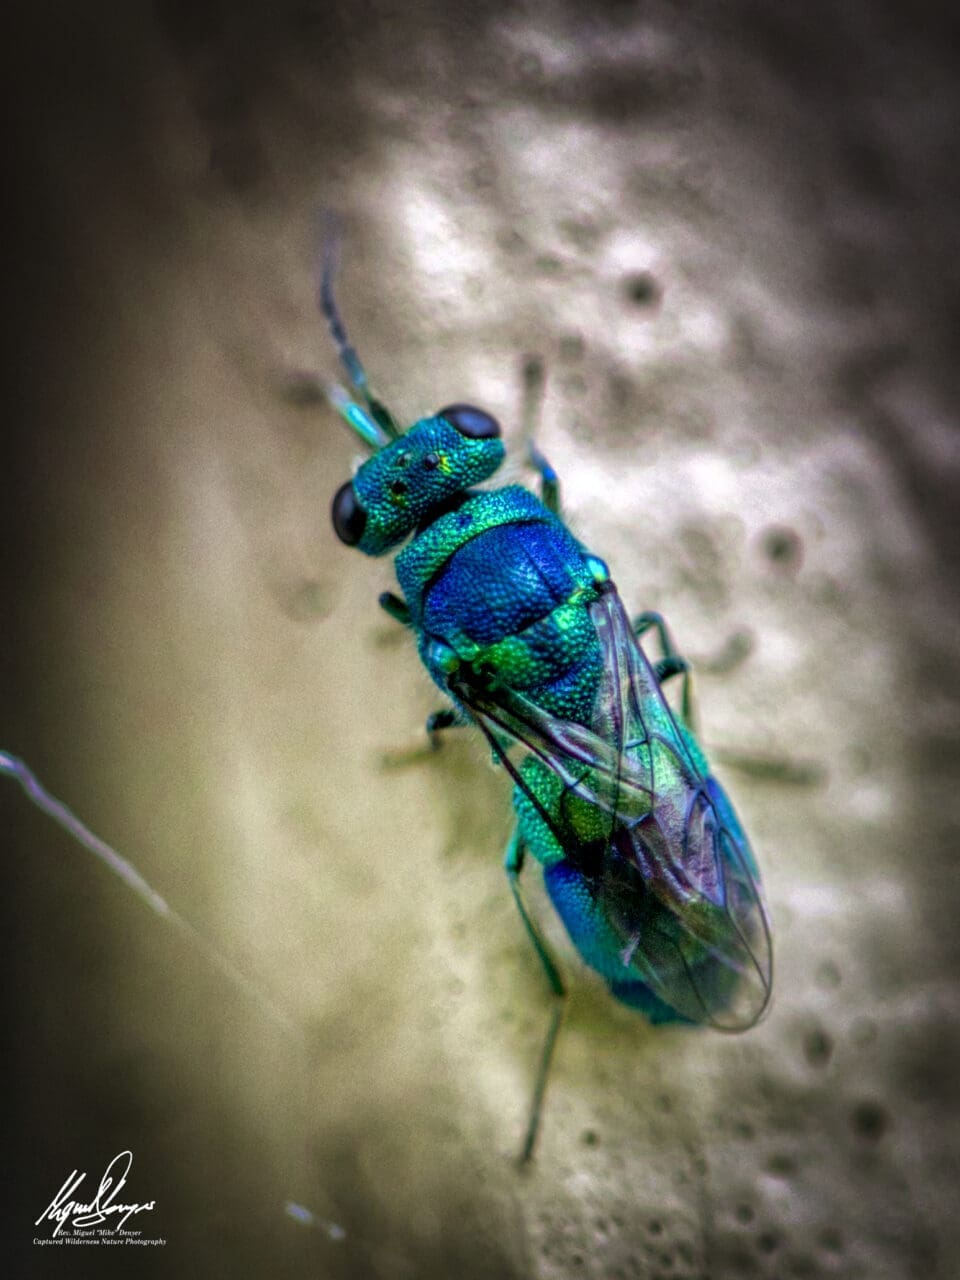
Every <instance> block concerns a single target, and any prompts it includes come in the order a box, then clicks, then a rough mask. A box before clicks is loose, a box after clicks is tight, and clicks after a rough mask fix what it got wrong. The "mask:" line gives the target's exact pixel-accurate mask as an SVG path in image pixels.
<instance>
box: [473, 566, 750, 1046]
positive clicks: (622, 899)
mask: <svg viewBox="0 0 960 1280" xmlns="http://www.w3.org/2000/svg"><path fill="white" fill-rule="evenodd" d="M590 613H591V618H592V620H593V623H594V625H595V627H596V630H597V636H598V639H599V642H600V645H601V648H602V650H603V655H604V674H603V677H602V680H601V682H600V686H599V689H598V692H597V698H596V701H595V705H594V711H593V716H592V721H591V725H590V727H589V728H585V727H584V726H582V725H579V724H574V723H571V722H569V721H562V720H559V719H557V718H556V717H554V716H552V715H550V714H549V713H548V712H545V711H543V710H542V709H541V708H539V707H538V706H536V704H535V703H533V702H532V701H531V700H530V699H528V698H526V697H524V696H523V695H522V694H518V693H516V692H514V691H512V690H509V689H505V688H492V689H484V688H483V687H482V684H481V682H480V681H479V680H477V679H476V678H475V677H472V676H470V675H464V674H463V672H462V669H461V671H459V672H457V673H455V675H454V676H453V677H452V679H451V692H452V693H453V694H454V696H455V697H456V698H457V699H458V700H459V701H461V702H462V703H463V704H465V705H466V706H467V707H468V708H469V709H470V711H471V712H472V713H473V715H474V717H475V718H476V720H477V722H478V723H479V724H480V727H481V728H482V729H483V731H484V733H485V734H486V735H487V737H488V739H489V740H490V743H491V745H492V746H493V748H494V750H495V752H496V753H497V755H498V756H499V757H500V759H501V760H502V761H503V763H504V764H505V765H506V767H507V768H508V770H509V771H510V773H511V775H512V776H513V778H514V780H515V781H516V782H517V783H518V785H519V786H521V787H522V788H523V790H524V791H525V793H526V795H527V797H528V799H529V800H530V803H531V804H532V805H533V806H534V808H535V809H536V810H537V811H538V812H539V814H540V816H541V817H542V818H543V820H544V821H545V822H546V823H547V825H548V826H549V827H550V829H551V830H552V831H553V834H554V835H555V837H556V839H557V840H558V842H559V843H560V844H561V845H562V847H563V848H564V849H565V850H566V851H567V853H568V857H569V859H570V861H571V862H572V863H573V864H574V865H578V860H580V861H581V862H584V870H583V874H584V875H585V878H586V879H587V881H588V883H589V885H590V888H591V892H592V893H593V895H594V900H595V903H596V905H597V906H598V907H599V908H600V910H601V911H602V913H603V917H604V919H605V920H606V922H607V923H608V924H609V926H610V928H611V930H612V931H613V933H614V935H615V937H616V938H617V939H618V941H619V942H620V944H621V951H620V960H621V962H622V966H623V973H622V976H618V978H617V979H616V981H617V982H618V983H619V982H625V983H629V982H630V981H636V980H640V981H642V982H644V983H645V984H646V985H647V986H648V987H650V989H651V990H652V991H653V992H654V993H655V994H656V995H657V996H658V997H659V998H660V999H661V1000H663V1001H664V1002H665V1003H667V1004H668V1005H670V1006H671V1008H673V1009H675V1010H676V1011H677V1012H678V1013H679V1014H681V1015H682V1016H683V1017H685V1018H688V1019H690V1020H691V1021H694V1022H701V1023H709V1024H710V1025H712V1026H715V1027H718V1028H721V1029H724V1030H731V1031H734V1030H744V1029H746V1028H747V1027H749V1026H751V1025H753V1023H755V1022H756V1021H757V1020H758V1019H759V1017H760V1016H761V1014H762V1013H763V1011H764V1009H765V1007H766V1005H767V1002H768V1000H769V995H770V987H771V974H772V949H771V943H770V931H769V927H768V924H767V918H766V913H765V910H764V906H763V900H762V896H761V892H760V887H759V876H758V873H757V867H756V863H755V861H754V858H753V855H752V853H751V851H750V847H749V844H748V842H747V839H746V836H745V835H744V833H743V830H742V828H741V827H740V824H739V822H738V820H737V818H736V815H735V814H734V811H733V808H732V806H731V804H730V802H729V800H728V799H727V796H726V794H725V792H724V791H723V789H722V788H721V787H720V785H719V783H718V782H717V781H716V780H715V779H714V778H712V777H711V776H710V775H709V774H708V773H706V772H705V770H704V769H703V768H702V767H701V763H700V759H699V756H698V755H695V754H694V750H693V748H692V747H691V745H690V742H689V740H688V738H687V736H686V735H685V734H684V732H683V731H682V730H681V728H680V726H679V724H678V722H677V720H676V718H675V716H674V713H673V711H672V710H671V709H670V707H669V705H668V704H667V702H666V700H665V699H664V696H663V693H662V691H661V689H660V685H659V683H658V681H657V678H656V676H655V674H654V672H653V669H652V668H651V666H650V663H649V662H648V660H647V658H646V656H645V654H644V653H643V650H642V649H641V647H640V644H639V642H638V641H637V639H636V637H635V635H634V634H633V629H632V627H631V625H630V620H629V619H628V617H627V615H626V613H625V611H624V608H623V604H622V602H621V600H620V597H619V594H618V593H617V590H616V588H615V587H614V586H613V584H612V583H611V584H609V585H608V586H607V587H606V588H605V589H604V591H603V592H602V594H601V595H600V597H599V598H598V599H597V600H596V601H595V602H594V603H593V604H592V605H591V606H590ZM512 742H515V743H517V744H519V745H520V746H521V747H522V748H523V750H524V752H526V753H528V754H529V755H532V756H534V757H536V758H537V759H539V760H540V761H541V762H542V764H544V765H545V766H546V767H547V768H549V769H550V770H551V771H552V772H553V773H554V774H555V775H556V777H557V778H558V779H559V781H560V783H561V794H560V800H559V802H558V803H551V804H550V806H549V808H548V807H547V806H545V805H544V803H543V802H542V801H541V800H540V799H539V798H538V797H537V796H536V795H535V794H534V793H533V791H532V789H531V787H530V786H529V785H528V783H527V781H526V780H525V778H524V777H523V775H522V773H521V771H520V769H519V768H517V766H516V765H515V764H514V763H513V761H512V760H511V759H510V756H509V746H510V744H511V743H512ZM577 802H586V804H587V806H589V807H591V811H592V812H593V813H594V815H595V816H596V815H598V814H599V815H603V821H602V822H600V824H599V825H600V831H601V835H600V845H601V848H600V850H599V856H598V855H597V852H596V850H594V851H593V852H592V854H591V856H590V858H589V870H587V869H586V864H585V861H584V859H583V858H582V856H581V855H582V853H583V848H582V846H581V844H580V841H579V837H578V836H577V835H576V834H575V832H574V829H573V825H574V819H573V817H572V814H573V810H574V809H575V808H576V807H577ZM582 809H583V804H582V803H580V810H581V812H582ZM594 843H595V841H594Z"/></svg>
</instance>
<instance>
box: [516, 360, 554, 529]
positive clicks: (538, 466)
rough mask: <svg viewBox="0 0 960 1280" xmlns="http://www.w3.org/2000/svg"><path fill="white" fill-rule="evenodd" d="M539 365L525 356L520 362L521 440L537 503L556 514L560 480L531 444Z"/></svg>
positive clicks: (539, 386) (539, 385)
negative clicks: (534, 474)
mask: <svg viewBox="0 0 960 1280" xmlns="http://www.w3.org/2000/svg"><path fill="white" fill-rule="evenodd" d="M543 382H544V378H543V361H542V360H541V359H540V358H539V356H527V357H526V359H525V360H524V362H523V438H524V440H525V441H526V444H527V456H528V457H529V459H530V465H531V466H532V467H533V468H534V470H535V471H538V472H539V473H540V500H541V502H542V503H543V505H544V506H545V507H546V508H547V510H548V511H552V512H553V513H554V515H559V514H560V477H559V476H558V475H557V473H556V472H555V471H554V469H553V467H551V465H550V463H549V462H548V461H547V460H546V458H545V457H544V456H543V454H542V453H541V452H540V450H539V449H538V448H537V446H536V445H535V444H534V442H533V437H534V434H535V429H536V426H537V422H538V421H539V419H540V408H541V406H542V404H543Z"/></svg>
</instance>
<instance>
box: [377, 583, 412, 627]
mask: <svg viewBox="0 0 960 1280" xmlns="http://www.w3.org/2000/svg"><path fill="white" fill-rule="evenodd" d="M377 604H378V605H379V606H380V608H381V609H382V610H383V611H384V613H389V615H390V617H391V618H393V620H394V621H395V622H399V623H400V625H401V626H402V627H409V626H412V625H413V624H412V622H411V621H410V606H409V605H408V604H407V602H406V600H404V599H402V597H400V596H395V595H394V594H393V592H392V591H384V592H383V593H382V594H381V595H380V596H378V597H377Z"/></svg>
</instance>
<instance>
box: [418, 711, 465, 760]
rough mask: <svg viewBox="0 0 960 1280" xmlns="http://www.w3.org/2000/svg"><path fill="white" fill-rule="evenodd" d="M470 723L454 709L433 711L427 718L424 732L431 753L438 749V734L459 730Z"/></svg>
mask: <svg viewBox="0 0 960 1280" xmlns="http://www.w3.org/2000/svg"><path fill="white" fill-rule="evenodd" d="M469 723H470V721H469V720H468V719H467V718H466V716H463V715H461V714H460V712H459V711H457V710H456V709H455V708H454V707H444V708H443V710H442V711H433V712H431V713H430V715H428V716H427V723H426V730H427V737H428V738H429V739H430V748H431V750H433V751H438V750H439V749H440V734H441V733H442V732H443V730H444V729H461V728H463V726H464V725H467V724H469Z"/></svg>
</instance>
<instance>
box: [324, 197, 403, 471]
mask: <svg viewBox="0 0 960 1280" xmlns="http://www.w3.org/2000/svg"><path fill="white" fill-rule="evenodd" d="M339 248H340V236H339V231H338V227H337V223H336V221H335V220H334V219H333V218H332V217H331V216H328V217H327V219H326V224H325V227H324V234H323V248H322V252H321V260H320V287H319V289H318V291H317V301H318V304H319V306H320V310H321V311H322V312H323V315H324V317H325V318H326V321H327V325H328V326H329V329H330V336H331V337H332V338H333V341H334V343H335V345H336V348H337V355H338V356H339V357H340V363H341V364H342V365H343V368H344V370H345V371H346V374H347V377H348V378H349V379H350V385H351V386H352V387H353V389H354V390H355V391H357V392H358V393H359V394H360V396H361V397H362V398H363V401H364V404H365V405H366V408H365V409H364V408H363V407H361V406H360V405H358V404H355V403H354V402H353V401H352V400H351V399H350V397H349V395H348V394H347V393H346V392H345V391H344V390H343V388H342V387H333V388H331V389H330V390H329V391H328V397H329V399H330V403H331V404H332V405H333V407H334V408H335V409H336V410H337V412H338V413H339V414H341V416H342V417H344V418H345V419H346V421H347V423H348V424H349V425H350V426H351V427H352V428H353V430H354V431H356V433H357V435H359V436H360V438H361V440H363V442H364V443H365V444H367V445H369V446H370V448H371V449H373V450H374V451H376V450H377V449H382V448H383V446H384V445H386V444H389V443H390V441H391V440H396V439H397V437H398V436H399V435H400V429H399V427H398V426H397V423H396V419H395V418H394V416H393V414H392V413H391V412H390V410H389V409H388V408H387V406H386V405H385V404H384V403H383V401H382V400H381V399H380V398H379V397H378V396H376V395H374V393H373V391H372V390H371V389H370V381H369V379H368V378H367V371H366V369H364V367H363V364H362V362H361V360H360V357H359V356H358V355H357V353H356V351H355V349H354V347H353V345H352V343H351V342H350V339H349V338H348V337H347V331H346V329H345V328H344V324H343V320H342V318H341V316H340V311H339V309H338V308H337V303H336V300H335V298H334V296H333V279H334V276H335V275H336V273H337V263H338V259H339Z"/></svg>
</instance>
